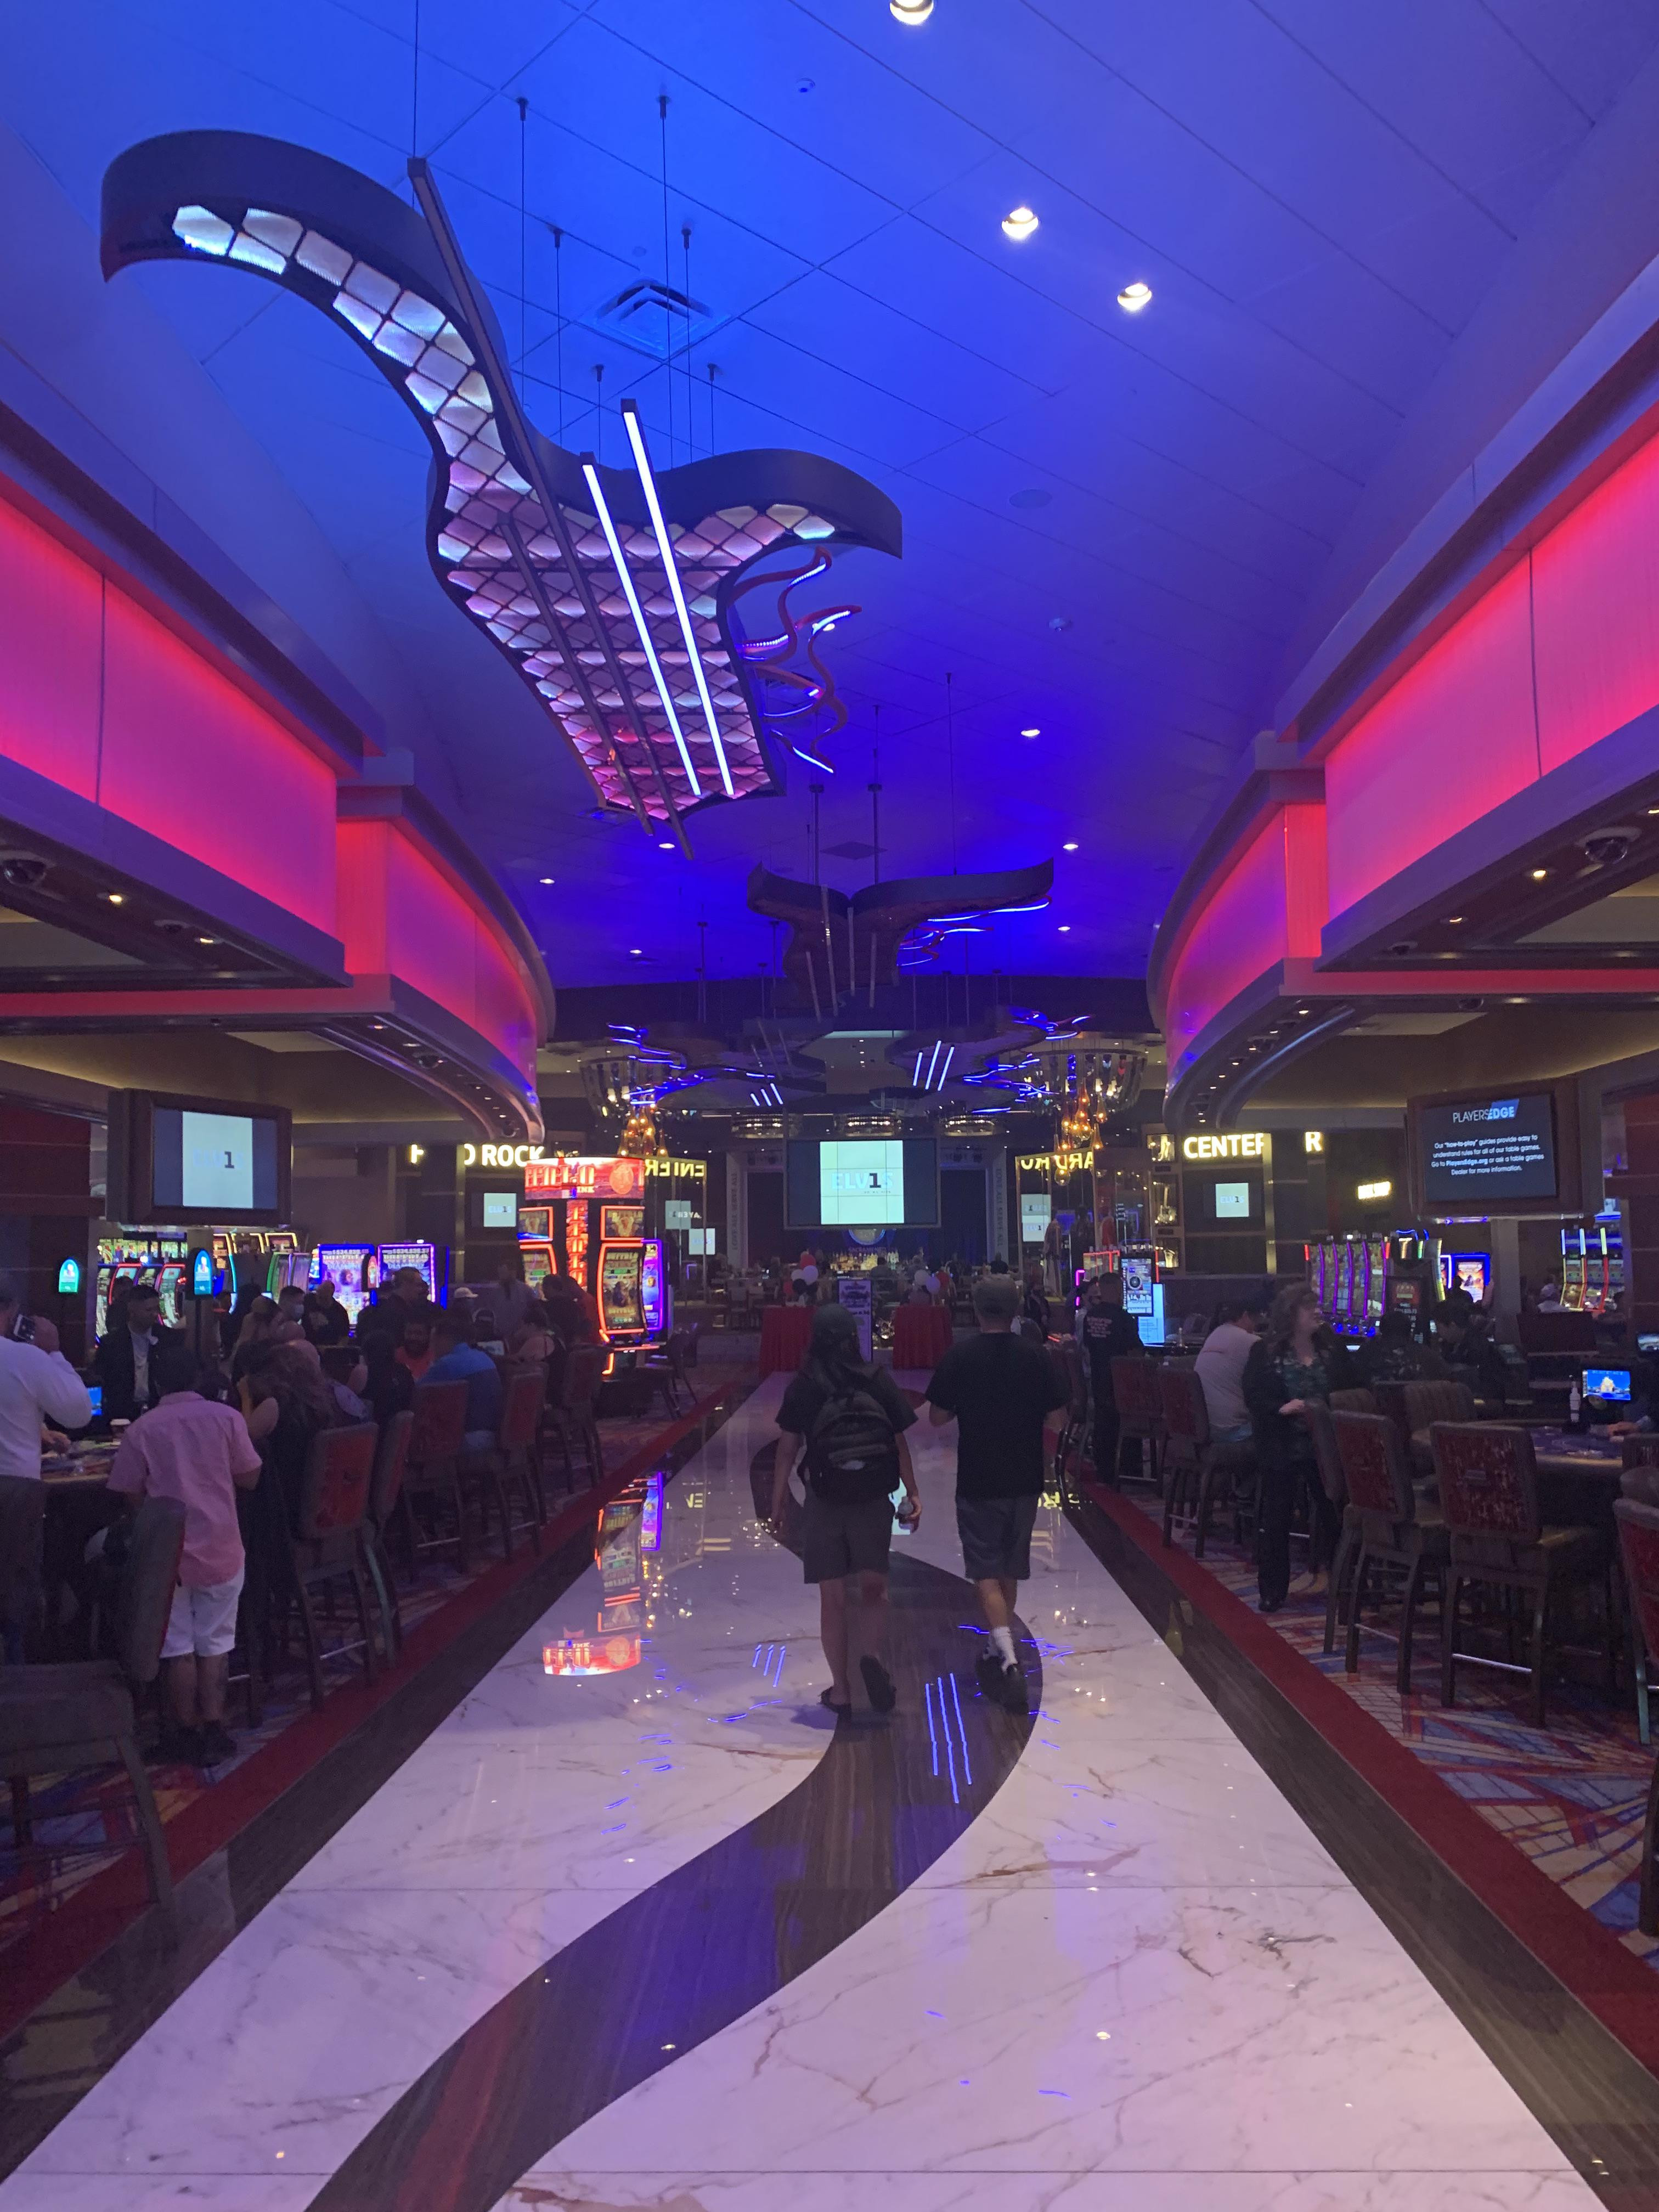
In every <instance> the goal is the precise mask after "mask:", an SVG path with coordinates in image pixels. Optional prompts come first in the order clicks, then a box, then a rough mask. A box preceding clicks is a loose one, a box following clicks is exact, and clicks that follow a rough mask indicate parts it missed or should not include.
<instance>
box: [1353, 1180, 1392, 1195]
mask: <svg viewBox="0 0 1659 2212" xmlns="http://www.w3.org/2000/svg"><path fill="white" fill-rule="evenodd" d="M1356 1195H1357V1196H1358V1197H1359V1198H1362V1199H1370V1198H1392V1197H1393V1196H1394V1185H1393V1184H1392V1183H1391V1182H1362V1183H1361V1184H1360V1186H1359V1188H1358V1192H1357V1193H1356Z"/></svg>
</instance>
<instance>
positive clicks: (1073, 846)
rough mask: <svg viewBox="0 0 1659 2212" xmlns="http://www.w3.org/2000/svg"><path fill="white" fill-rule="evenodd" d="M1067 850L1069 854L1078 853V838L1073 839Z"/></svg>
mask: <svg viewBox="0 0 1659 2212" xmlns="http://www.w3.org/2000/svg"><path fill="white" fill-rule="evenodd" d="M1065 849H1066V851H1067V852H1068V853H1075V852H1076V850H1077V840H1076V838H1075V837H1073V839H1072V840H1071V842H1070V843H1069V844H1068V845H1067V846H1066V848H1065Z"/></svg>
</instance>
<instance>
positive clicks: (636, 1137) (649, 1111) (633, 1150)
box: [622, 1099, 663, 1160]
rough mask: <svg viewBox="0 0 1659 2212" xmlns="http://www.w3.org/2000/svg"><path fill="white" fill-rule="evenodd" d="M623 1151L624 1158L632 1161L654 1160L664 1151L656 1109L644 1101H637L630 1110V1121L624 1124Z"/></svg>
mask: <svg viewBox="0 0 1659 2212" xmlns="http://www.w3.org/2000/svg"><path fill="white" fill-rule="evenodd" d="M622 1149H623V1158H624V1159H630V1160H648V1159H653V1158H655V1157H656V1155H657V1154H658V1153H659V1152H661V1151H662V1150H663V1141H662V1138H661V1136H660V1135H659V1133H658V1129H657V1115H656V1109H655V1108H654V1107H653V1106H652V1105H650V1104H649V1103H647V1102H646V1101H644V1100H642V1099H635V1102H634V1103H633V1104H632V1105H631V1106H630V1107H629V1109H628V1119H627V1121H624V1122H623V1133H622Z"/></svg>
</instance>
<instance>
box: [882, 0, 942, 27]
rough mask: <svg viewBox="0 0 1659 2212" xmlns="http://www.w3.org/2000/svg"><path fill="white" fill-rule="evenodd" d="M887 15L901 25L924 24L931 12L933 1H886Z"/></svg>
mask: <svg viewBox="0 0 1659 2212" xmlns="http://www.w3.org/2000/svg"><path fill="white" fill-rule="evenodd" d="M887 7H888V11H889V13H890V15H892V16H893V17H894V19H895V20H896V21H898V22H901V23H911V24H915V23H925V22H926V21H927V18H928V17H929V16H930V15H932V14H933V0H887Z"/></svg>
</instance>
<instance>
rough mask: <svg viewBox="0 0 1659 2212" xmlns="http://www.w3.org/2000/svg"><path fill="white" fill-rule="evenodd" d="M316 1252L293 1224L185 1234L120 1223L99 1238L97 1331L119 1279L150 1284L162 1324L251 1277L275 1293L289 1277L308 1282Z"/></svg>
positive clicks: (172, 1324) (174, 1323) (175, 1321)
mask: <svg viewBox="0 0 1659 2212" xmlns="http://www.w3.org/2000/svg"><path fill="white" fill-rule="evenodd" d="M310 1267H311V1254H310V1252H309V1251H308V1250H307V1249H305V1248H304V1247H303V1246H302V1245H301V1243H300V1240H299V1237H298V1236H297V1234H296V1233H295V1231H293V1230H292V1229H210V1230H202V1231H197V1233H196V1235H195V1236H194V1237H181V1236H176V1235H173V1234H171V1233H169V1232H166V1231H161V1230H155V1229H123V1230H119V1231H117V1233H116V1234H115V1235H114V1236H113V1237H100V1238H99V1240H98V1255H97V1261H96V1272H95V1274H94V1282H93V1295H94V1311H93V1331H94V1335H95V1336H99V1337H101V1336H103V1335H105V1334H106V1332H107V1330H108V1328H109V1306H110V1296H111V1293H112V1290H113V1288H114V1286H115V1285H116V1284H117V1283H118V1282H129V1283H149V1284H153V1285H155V1292H156V1296H157V1297H159V1298H160V1300H161V1326H162V1327H163V1328H182V1327H183V1326H184V1322H185V1300H186V1299H187V1298H191V1297H202V1298H204V1297H213V1295H214V1294H215V1293H216V1291H228V1292H229V1294H230V1295H231V1297H235V1296H236V1294H237V1292H238V1291H240V1290H242V1289H245V1288H246V1286H247V1285H249V1284H252V1285H255V1286H256V1287H257V1288H258V1289H259V1290H262V1291H264V1292H266V1294H267V1295H268V1296H270V1297H275V1296H276V1293H277V1291H279V1290H281V1289H282V1288H283V1285H284V1284H286V1283H303V1282H305V1281H306V1280H307V1276H308V1273H309V1270H310Z"/></svg>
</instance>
